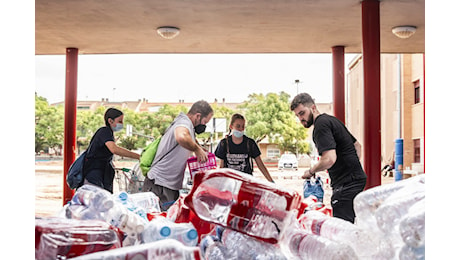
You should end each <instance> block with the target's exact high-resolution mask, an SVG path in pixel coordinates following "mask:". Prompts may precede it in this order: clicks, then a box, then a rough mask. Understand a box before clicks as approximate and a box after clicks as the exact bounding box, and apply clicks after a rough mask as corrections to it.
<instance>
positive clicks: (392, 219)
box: [375, 189, 425, 234]
mask: <svg viewBox="0 0 460 260" xmlns="http://www.w3.org/2000/svg"><path fill="white" fill-rule="evenodd" d="M411 190H412V189H411ZM423 199H425V191H424V190H422V191H420V190H419V191H417V190H413V191H412V193H410V194H406V196H401V197H396V198H394V199H392V198H388V199H387V200H386V201H385V202H384V203H383V204H382V205H381V206H380V207H379V208H378V209H377V210H376V211H375V218H376V220H377V225H378V227H379V228H380V230H382V231H383V232H384V233H386V234H388V233H392V232H393V231H394V230H395V229H397V228H398V227H399V224H400V221H401V218H402V217H403V216H404V215H406V214H407V212H408V210H409V208H410V207H411V206H412V205H414V204H415V203H416V202H418V201H420V200H423Z"/></svg>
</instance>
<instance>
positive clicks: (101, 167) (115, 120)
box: [83, 108, 140, 193]
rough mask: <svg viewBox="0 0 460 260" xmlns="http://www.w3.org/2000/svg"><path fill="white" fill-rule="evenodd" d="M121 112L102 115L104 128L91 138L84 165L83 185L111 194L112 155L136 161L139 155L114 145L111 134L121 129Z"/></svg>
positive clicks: (116, 110) (113, 109) (108, 111)
mask: <svg viewBox="0 0 460 260" xmlns="http://www.w3.org/2000/svg"><path fill="white" fill-rule="evenodd" d="M123 117H124V116H123V112H121V111H120V110H118V109H116V108H109V109H107V111H106V112H105V114H104V121H105V126H103V127H101V128H99V129H98V130H97V131H96V133H95V134H94V135H93V137H92V138H91V142H90V144H89V147H88V151H87V153H86V160H85V165H84V167H83V168H84V170H83V172H84V174H85V181H84V184H93V185H96V186H99V187H101V188H103V189H106V190H108V191H109V192H111V193H112V192H113V178H114V176H115V170H114V169H113V165H112V158H113V155H114V154H116V155H120V156H123V157H129V158H133V159H138V160H139V157H140V155H139V154H137V153H133V152H131V151H129V150H127V149H125V148H122V147H119V146H118V145H117V144H116V143H115V138H114V136H113V132H114V131H115V132H116V131H120V130H122V129H123Z"/></svg>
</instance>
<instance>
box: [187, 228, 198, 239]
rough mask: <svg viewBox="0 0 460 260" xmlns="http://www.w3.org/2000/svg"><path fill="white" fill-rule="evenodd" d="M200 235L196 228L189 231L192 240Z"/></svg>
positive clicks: (188, 235) (188, 236) (189, 237)
mask: <svg viewBox="0 0 460 260" xmlns="http://www.w3.org/2000/svg"><path fill="white" fill-rule="evenodd" d="M197 237H198V232H196V230H195V229H190V230H189V231H188V232H187V238H188V239H190V240H193V239H195V238H197Z"/></svg>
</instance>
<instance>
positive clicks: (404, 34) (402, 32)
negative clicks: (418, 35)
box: [391, 25, 417, 39]
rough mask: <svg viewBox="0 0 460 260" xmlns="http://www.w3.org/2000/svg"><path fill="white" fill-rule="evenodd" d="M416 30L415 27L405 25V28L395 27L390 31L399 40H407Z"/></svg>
mask: <svg viewBox="0 0 460 260" xmlns="http://www.w3.org/2000/svg"><path fill="white" fill-rule="evenodd" d="M416 30H417V27H415V26H411V25H405V26H396V27H393V29H392V30H391V31H392V32H393V34H394V35H396V36H398V37H399V38H401V39H407V38H409V37H411V36H412V35H414V33H415V31H416Z"/></svg>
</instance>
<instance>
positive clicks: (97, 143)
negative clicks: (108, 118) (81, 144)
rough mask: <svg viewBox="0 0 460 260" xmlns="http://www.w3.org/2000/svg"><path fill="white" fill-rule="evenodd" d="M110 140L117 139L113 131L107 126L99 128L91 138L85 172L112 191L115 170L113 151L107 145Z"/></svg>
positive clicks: (89, 177) (95, 183)
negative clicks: (112, 163)
mask: <svg viewBox="0 0 460 260" xmlns="http://www.w3.org/2000/svg"><path fill="white" fill-rule="evenodd" d="M108 141H113V142H114V141H115V140H114V138H113V131H112V129H110V128H109V127H107V126H103V127H101V128H99V129H98V130H97V131H96V133H95V134H94V135H93V138H92V139H91V142H90V145H89V147H88V150H87V152H86V161H85V165H84V172H85V175H86V177H85V178H86V179H87V180H88V181H89V182H90V183H92V184H94V185H97V186H99V187H101V188H104V189H106V190H108V191H110V192H112V184H113V178H114V176H115V171H114V170H113V167H112V165H111V162H112V158H113V153H112V152H110V150H109V148H107V146H106V145H105V143H106V142H108Z"/></svg>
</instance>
